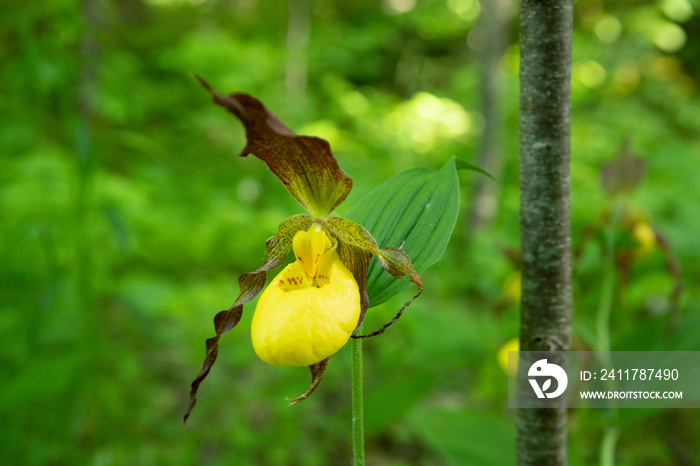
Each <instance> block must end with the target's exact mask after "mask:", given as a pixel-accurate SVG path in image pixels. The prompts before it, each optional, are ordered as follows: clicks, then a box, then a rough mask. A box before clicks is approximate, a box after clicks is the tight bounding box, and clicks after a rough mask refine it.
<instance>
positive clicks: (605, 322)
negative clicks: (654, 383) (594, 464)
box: [596, 204, 622, 466]
mask: <svg viewBox="0 0 700 466" xmlns="http://www.w3.org/2000/svg"><path fill="white" fill-rule="evenodd" d="M621 215H622V207H621V206H620V205H617V204H614V205H613V207H612V213H611V222H610V225H609V226H608V228H607V229H606V231H605V239H606V245H605V252H604V256H603V271H602V280H601V281H602V289H601V292H600V302H599V305H598V314H597V316H596V334H597V335H596V336H597V341H596V343H597V348H596V350H597V351H599V352H600V353H599V354H601V361H600V362H601V364H603V366H606V367H611V366H612V361H611V358H610V355H609V351H610V318H611V316H612V307H613V300H614V297H615V234H616V231H617V227H618V224H619V221H620V217H621ZM607 385H611V387H610V388H614V386H615V382H612V381H608V382H607ZM617 410H618V408H617V406H616V405H615V404H614V405H613V406H612V407H611V408H610V413H609V414H610V419H609V420H608V422H607V424H608V425H607V426H606V427H605V433H604V434H603V441H602V442H601V444H600V466H614V465H615V449H616V447H617V439H618V437H619V433H620V431H619V428H618V426H617Z"/></svg>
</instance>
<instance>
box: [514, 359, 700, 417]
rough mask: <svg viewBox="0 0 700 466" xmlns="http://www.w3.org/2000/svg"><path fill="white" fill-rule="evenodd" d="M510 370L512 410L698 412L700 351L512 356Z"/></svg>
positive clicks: (699, 401) (699, 406)
mask: <svg viewBox="0 0 700 466" xmlns="http://www.w3.org/2000/svg"><path fill="white" fill-rule="evenodd" d="M508 365H509V367H511V368H513V367H519V368H520V370H518V371H516V370H512V369H511V370H509V373H510V377H509V380H508V406H509V407H511V408H555V407H568V408H611V407H614V408H700V351H607V352H602V351H558V352H542V351H520V352H518V351H510V352H509V353H508ZM518 373H519V374H518Z"/></svg>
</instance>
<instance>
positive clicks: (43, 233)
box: [0, 0, 700, 466]
mask: <svg viewBox="0 0 700 466" xmlns="http://www.w3.org/2000/svg"><path fill="white" fill-rule="evenodd" d="M289 1H290V2H291V3H292V9H293V10H294V11H296V9H297V8H298V9H300V10H299V11H301V13H300V14H297V15H290V14H289V11H290V9H289V8H288V4H287V2H279V3H278V2H264V1H262V0H226V1H224V0H142V1H139V0H119V1H113V0H89V1H87V2H75V1H71V0H46V1H42V2H20V1H17V0H15V1H12V0H11V1H6V2H3V5H2V6H1V7H0V9H1V10H0V11H1V12H2V14H1V15H0V61H1V62H2V67H0V82H1V83H2V85H1V87H0V89H1V90H2V99H0V116H1V118H2V125H0V147H2V151H1V156H0V374H1V375H0V377H1V378H0V381H1V382H2V386H1V387H0V426H1V429H2V430H1V432H2V435H0V452H2V453H0V456H1V457H2V462H3V463H6V464H20V465H49V464H50V465H80V464H89V465H100V466H101V465H122V464H134V465H152V464H169V465H194V464H197V465H224V464H261V465H264V464H271V465H272V464H274V465H278V464H291V465H293V464H303V465H326V464H344V463H347V462H348V458H349V457H350V376H349V373H350V371H349V354H348V353H349V351H348V350H347V349H343V350H342V351H341V352H340V353H338V354H337V355H336V356H335V357H334V361H333V364H332V365H331V366H330V369H329V371H328V372H327V373H326V376H325V378H324V381H323V383H322V385H321V387H320V389H319V390H318V392H317V393H316V394H315V395H314V396H313V397H312V398H311V399H309V400H307V401H305V402H304V403H303V404H301V405H300V406H296V407H294V408H287V406H286V402H285V401H284V399H283V397H285V396H295V395H297V394H298V393H300V392H301V391H303V390H304V389H305V388H306V386H307V384H308V373H307V371H305V370H303V369H298V368H274V367H271V366H267V365H265V364H263V363H262V362H260V361H258V360H257V359H256V358H255V355H254V354H253V351H252V348H251V345H250V342H249V330H248V327H249V324H250V319H251V314H252V310H253V305H252V304H251V305H249V306H247V311H246V312H245V313H244V317H243V321H242V322H241V324H240V325H239V328H237V329H236V331H235V332H232V333H231V334H230V335H226V336H225V337H224V338H223V339H222V341H221V351H220V354H219V362H218V363H217V367H215V368H214V370H213V371H212V373H211V375H210V377H209V378H208V379H207V380H206V382H205V383H204V384H203V385H202V389H201V390H200V396H199V403H198V405H197V408H196V410H195V412H194V413H193V415H192V417H191V418H190V421H189V423H188V425H187V427H184V428H183V426H182V423H181V416H182V414H183V411H184V409H185V407H186V404H187V394H188V390H189V382H190V381H191V379H192V378H193V377H194V375H196V373H197V371H198V370H199V367H200V364H201V360H202V357H203V355H204V340H205V339H206V338H207V337H210V336H212V335H213V328H212V324H211V319H212V318H213V316H214V314H215V313H216V312H217V311H219V310H221V309H224V308H226V307H228V305H229V304H230V303H231V302H232V301H233V299H234V298H235V296H236V295H237V292H238V290H237V285H236V283H237V282H236V278H237V276H238V275H240V274H241V273H244V272H246V271H250V270H253V269H255V268H256V267H257V266H258V264H259V262H260V261H261V260H262V258H263V256H264V241H265V239H266V238H267V237H268V236H271V235H272V234H273V233H274V231H275V230H276V227H277V225H278V223H279V222H281V221H282V220H283V219H284V218H286V217H287V216H289V215H291V214H294V213H298V212H300V207H299V206H298V205H296V203H295V202H294V201H293V199H292V198H291V197H290V196H289V195H288V194H287V193H286V191H285V190H284V188H283V187H282V186H281V184H280V183H279V182H278V181H277V180H276V179H274V177H273V176H272V174H270V173H269V172H267V170H266V168H265V167H264V164H262V163H260V162H259V161H258V160H256V159H254V158H252V157H249V158H245V159H241V158H237V157H236V156H235V154H236V153H237V151H238V150H240V149H241V148H242V147H243V145H244V139H243V132H242V129H241V128H240V126H239V125H238V123H237V122H236V121H235V119H233V118H232V117H231V116H229V115H226V114H225V113H224V112H223V111H221V109H218V108H216V107H215V106H214V105H212V104H211V103H210V100H209V97H208V96H207V94H206V93H205V92H204V91H203V90H202V89H201V88H200V87H199V86H198V85H197V84H196V83H195V82H194V80H193V79H192V78H191V76H190V75H189V73H191V72H196V73H198V74H200V75H201V76H203V77H205V78H206V79H207V80H209V81H210V82H211V83H212V84H213V85H215V86H216V87H217V88H218V89H221V90H222V91H231V92H233V91H245V92H247V93H250V94H252V95H254V96H256V97H258V98H259V99H260V100H262V101H263V102H264V103H265V105H266V106H268V108H270V109H272V110H273V111H274V112H275V113H276V114H277V115H278V116H279V117H280V118H281V119H282V120H283V121H284V122H285V123H286V124H287V125H288V126H290V127H291V128H292V129H294V130H296V131H297V132H299V133H303V134H312V135H317V136H321V137H324V138H326V139H328V140H329V141H330V143H331V146H332V147H333V148H334V151H335V154H336V156H337V158H338V161H339V163H340V165H341V167H343V169H344V170H345V171H346V172H347V173H348V174H349V175H351V176H352V177H353V178H354V181H355V187H354V190H353V192H352V193H351V194H350V197H349V198H348V201H347V202H346V203H344V204H343V206H341V208H340V213H341V214H343V213H345V212H347V211H348V209H349V208H350V207H351V206H352V205H353V204H354V203H355V202H357V201H358V200H359V199H360V198H361V197H362V196H364V195H365V194H367V193H368V192H369V191H370V190H371V189H372V188H373V187H374V186H376V185H378V184H379V183H380V182H382V181H384V180H385V179H387V178H388V177H389V176H391V175H392V174H394V173H397V172H398V171H401V170H404V169H407V168H411V167H416V166H426V167H429V168H433V169H437V168H439V167H440V166H442V165H443V164H444V163H445V162H446V161H447V160H448V159H449V158H450V157H451V156H453V155H457V156H458V157H461V158H464V159H466V160H470V161H472V162H476V161H477V159H476V154H477V152H478V150H479V148H480V146H481V135H482V134H483V130H484V125H485V124H486V122H485V118H484V110H483V109H482V108H481V97H482V94H483V84H482V83H481V82H480V70H481V61H480V58H479V57H480V54H481V53H482V49H483V43H484V38H486V39H488V37H489V34H495V33H498V34H508V35H509V37H510V41H509V44H510V45H509V47H508V48H507V49H506V51H505V54H504V55H503V57H502V59H501V60H500V67H499V70H500V73H501V77H502V79H503V86H504V92H503V94H502V98H501V100H500V101H499V104H500V105H501V106H502V109H503V112H504V113H503V115H504V121H503V123H504V129H503V148H504V157H505V165H504V169H503V172H502V173H500V174H496V175H497V176H498V177H499V178H500V179H501V184H500V198H499V202H498V212H497V215H496V217H495V218H494V221H493V223H492V224H491V225H490V226H488V227H486V228H482V229H475V228H473V226H472V225H471V224H470V222H469V218H470V215H469V212H470V210H471V206H472V200H473V199H472V198H473V193H474V185H475V183H476V182H478V180H479V177H481V175H476V174H473V173H471V172H470V173H468V174H466V176H465V174H462V175H461V178H462V192H461V197H462V208H461V214H460V220H459V221H458V225H457V228H456V229H455V233H454V236H453V240H452V242H451V243H450V245H449V246H448V250H447V252H446V254H445V256H444V257H443V259H442V260H441V261H440V262H438V263H437V264H436V265H435V266H433V267H432V268H430V269H429V270H428V271H426V273H425V274H424V277H423V278H424V282H425V284H426V292H425V293H424V294H423V296H422V297H421V298H420V299H419V300H418V301H416V302H415V303H414V304H413V305H412V306H411V307H410V308H409V309H408V311H407V312H406V314H405V316H404V317H403V318H402V320H401V321H400V323H399V324H397V325H395V326H393V327H392V328H391V329H390V330H389V331H388V332H387V333H386V334H385V335H383V336H381V337H378V338H376V339H372V340H369V341H367V342H366V344H365V351H366V363H365V368H366V378H365V390H366V408H367V414H366V416H367V431H368V439H367V442H368V461H369V464H373V465H402V464H430V465H433V464H454V465H466V464H480V465H481V464H498V465H503V464H508V463H509V462H513V451H514V428H513V425H512V420H513V413H512V412H511V411H509V410H508V409H507V407H506V392H507V387H506V380H507V379H506V375H505V373H504V372H503V370H502V369H501V368H500V367H499V366H498V363H497V357H496V353H497V351H498V349H499V347H501V345H503V344H504V343H505V342H506V341H508V340H510V339H511V338H513V337H515V336H517V332H518V309H517V303H515V302H514V301H513V300H512V297H511V298H509V296H508V294H507V293H506V291H505V290H504V284H505V283H506V282H507V281H508V277H510V276H512V274H513V273H514V272H515V271H516V270H517V260H511V259H512V258H513V257H515V256H517V254H505V253H504V251H508V250H514V251H516V252H517V245H518V234H519V222H518V181H517V180H518V175H517V116H518V76H517V73H518V46H517V40H516V39H517V18H515V17H513V18H511V20H510V21H509V22H508V23H507V24H508V27H507V28H505V29H504V30H502V31H496V32H493V31H487V30H484V26H483V25H482V23H481V19H482V17H481V16H482V15H481V8H480V6H479V4H478V3H477V2H476V0H431V1H428V0H421V1H416V0H385V1H383V2H375V1H369V0H360V1H354V2H339V1H331V0H289ZM505 5H506V7H508V8H510V9H511V10H513V11H515V10H516V9H517V5H515V4H512V3H510V4H509V3H508V2H506V3H505ZM698 8H700V3H698V2H697V0H658V1H648V0H639V1H635V2H625V1H622V0H611V1H609V2H605V3H603V2H601V1H599V0H580V1H578V2H576V5H575V17H576V19H575V24H574V27H575V33H574V63H573V74H572V100H573V117H572V167H571V177H572V230H573V238H574V240H573V241H574V247H575V248H576V249H577V250H578V251H579V252H580V254H579V257H578V259H577V261H576V264H575V271H574V279H575V302H576V309H575V339H574V344H575V347H576V349H588V348H591V341H594V340H595V338H594V336H595V319H596V309H597V308H598V306H599V300H600V293H601V284H600V273H601V268H602V267H603V264H604V259H603V257H604V255H605V254H607V253H609V251H607V252H606V249H605V231H606V228H607V229H609V228H614V229H615V231H616V233H617V234H616V236H615V237H616V238H617V239H618V240H619V244H618V245H617V247H616V250H617V251H618V252H620V251H622V252H623V253H624V251H625V250H627V251H628V252H630V254H628V256H629V257H632V259H631V260H630V261H628V263H627V265H624V264H623V262H621V261H617V262H616V264H617V266H618V267H617V268H616V273H617V275H616V277H617V278H616V282H615V284H616V286H615V293H614V301H613V308H612V309H613V310H612V317H611V321H610V333H611V345H612V348H613V349H619V350H652V349H667V350H681V349H683V350H700V306H699V305H698V302H699V300H700V295H699V292H700V289H699V287H698V285H697V284H698V283H699V281H700V265H698V264H700V260H699V259H700V252H699V251H700V249H699V248H698V246H697V244H698V235H700V215H697V209H698V205H700V187H698V184H697V176H696V168H697V166H698V165H699V164H700V140H699V139H698V128H700V98H699V97H698V91H697V87H698V79H699V76H698V75H699V74H700V59H698V57H699V56H700V17H699V16H698V14H697V12H696V11H697V9H698ZM305 12H306V13H305ZM293 18H295V19H293ZM626 138H629V141H630V150H631V151H632V152H633V153H634V154H636V155H637V156H639V157H641V158H643V159H644V160H645V162H646V166H647V170H646V177H645V179H644V180H643V182H642V184H641V185H640V186H639V187H638V189H637V190H636V191H634V192H633V193H632V194H629V195H627V196H626V197H625V198H624V199H622V200H618V201H616V202H618V203H620V202H621V203H622V204H623V205H624V206H625V207H624V208H625V209H626V211H627V212H630V214H629V216H630V218H636V219H639V220H640V221H642V220H643V221H644V222H646V223H647V224H648V225H651V226H652V228H653V229H655V230H656V231H657V232H658V233H661V234H662V235H663V237H664V238H666V239H667V240H668V245H669V246H668V248H667V249H666V250H664V249H663V248H661V247H660V246H659V245H658V243H655V244H654V245H653V246H652V248H651V249H650V250H649V251H647V252H646V253H645V254H643V255H642V254H634V250H635V248H638V247H639V246H640V244H641V243H640V239H639V237H638V236H635V235H634V227H633V225H634V223H635V222H631V223H629V224H624V223H620V224H618V225H616V226H610V222H609V221H608V219H609V217H610V216H609V214H607V213H606V212H609V211H610V208H611V202H612V201H611V199H610V197H609V196H608V195H607V194H606V193H605V191H604V190H603V189H602V186H601V183H600V167H601V166H602V164H603V162H605V161H608V160H610V159H612V158H614V157H615V156H616V155H617V153H618V152H619V151H620V147H621V146H622V144H623V141H624V140H625V139H626ZM481 178H484V177H481ZM484 179H486V178H484ZM380 246H382V245H380ZM669 251H672V253H673V255H675V257H677V258H678V260H679V262H680V264H681V265H682V279H683V294H682V295H681V297H680V299H679V300H676V301H674V299H673V298H672V290H673V288H674V285H675V284H676V283H677V282H678V278H679V277H678V276H674V274H673V273H670V272H669V270H668V268H667V262H668V258H669V257H671V256H669ZM511 252H512V251H511ZM509 256H510V257H511V259H509ZM623 265H624V267H623ZM625 267H626V268H625ZM676 275H678V274H676ZM411 291H412V290H409V291H407V292H406V293H407V296H410V292H411ZM405 298H406V296H404V295H399V296H397V297H395V298H393V299H392V300H390V301H388V302H387V303H385V304H383V305H381V306H379V307H377V308H373V309H372V310H371V312H370V313H369V314H368V317H367V319H366V321H365V324H364V328H365V330H366V331H371V330H373V329H374V328H375V327H377V328H378V327H379V326H380V325H382V324H383V323H384V322H386V321H387V320H389V319H390V318H391V317H392V316H393V315H394V313H395V312H396V310H397V309H398V308H399V307H400V305H401V304H402V303H403V301H405ZM622 414H623V415H624V416H623V417H622V418H621V419H620V420H619V423H620V424H619V425H620V440H619V445H618V454H617V459H618V464H620V465H640V464H650V465H651V464H653V465H664V464H693V463H698V462H700V453H699V452H698V451H697V448H698V447H697V445H698V443H697V438H698V435H699V432H700V425H699V424H700V420H699V419H698V417H697V415H694V414H693V412H692V410H673V411H661V412H659V411H629V410H628V411H625V412H624V413H622ZM570 421H571V422H570V433H571V436H570V439H571V440H570V458H571V464H572V465H588V464H594V463H595V462H596V461H597V458H598V450H599V447H600V442H601V440H602V435H603V431H604V429H605V427H606V426H607V425H609V424H610V423H611V422H612V421H611V419H610V416H609V415H608V413H606V412H600V411H596V410H578V411H572V412H571V413H570ZM683 461H685V463H684V462H683Z"/></svg>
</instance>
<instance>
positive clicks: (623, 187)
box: [600, 138, 646, 195]
mask: <svg viewBox="0 0 700 466" xmlns="http://www.w3.org/2000/svg"><path fill="white" fill-rule="evenodd" d="M645 172H646V162H645V160H644V159H643V158H641V157H637V156H635V155H634V154H633V153H632V151H631V150H630V139H629V138H625V140H624V141H623V142H622V147H621V148H620V153H619V155H618V156H617V158H616V159H615V160H610V161H608V162H605V163H603V166H602V168H601V170H600V181H601V183H602V185H603V189H605V191H606V192H607V193H608V194H610V195H615V194H618V193H624V192H629V191H633V190H634V189H635V188H636V187H637V185H638V184H639V183H641V181H642V179H643V178H644V173H645Z"/></svg>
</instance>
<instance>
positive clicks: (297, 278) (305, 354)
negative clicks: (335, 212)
mask: <svg viewBox="0 0 700 466" xmlns="http://www.w3.org/2000/svg"><path fill="white" fill-rule="evenodd" d="M321 240H322V241H321ZM293 246H294V253H295V255H296V257H297V261H296V262H294V263H292V264H289V265H288V266H287V267H285V268H284V270H282V272H280V273H279V274H278V275H277V276H276V277H275V278H274V279H273V280H272V282H271V284H270V285H269V286H268V287H267V288H266V289H265V291H263V293H262V295H261V296H260V299H259V300H258V305H257V307H256V308H255V315H254V316H253V324H252V328H251V338H252V340H253V349H254V350H255V353H256V354H257V355H258V357H260V359H262V360H263V361H265V362H266V363H268V364H272V365H275V366H309V365H311V364H315V363H317V362H319V361H322V360H324V359H326V358H327V357H329V356H331V355H332V354H333V353H335V352H337V351H338V350H339V349H340V348H342V347H343V345H345V343H347V341H348V339H349V338H350V335H351V334H352V332H353V331H354V330H355V327H356V326H357V322H358V321H359V319H360V292H359V288H358V286H357V282H356V281H355V278H354V277H353V276H352V273H351V272H350V271H349V270H348V269H347V268H345V266H344V265H343V263H342V262H341V261H340V259H339V258H338V255H337V253H336V252H335V247H331V244H330V241H329V240H328V238H327V236H326V234H325V232H323V231H320V232H319V231H315V227H313V226H312V228H311V229H310V230H309V231H308V232H303V231H302V232H298V233H297V234H296V235H295V237H294V242H293ZM319 246H322V249H320V251H321V252H320V253H319ZM324 249H326V250H325V251H324ZM309 264H312V265H313V274H314V275H312V276H310V277H309V276H308V275H307V273H308V271H309V270H311V269H312V267H309Z"/></svg>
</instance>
